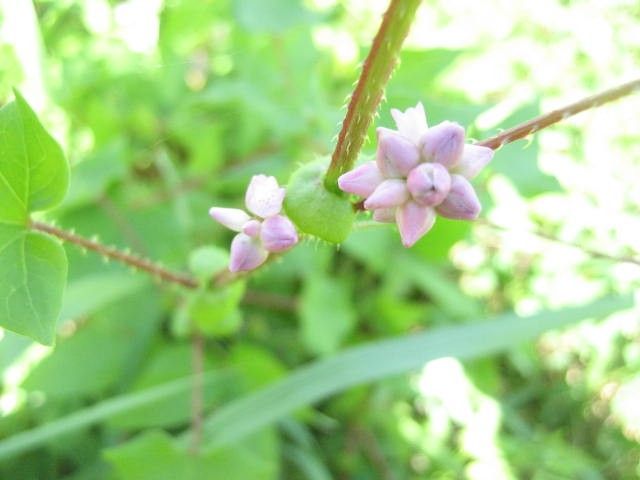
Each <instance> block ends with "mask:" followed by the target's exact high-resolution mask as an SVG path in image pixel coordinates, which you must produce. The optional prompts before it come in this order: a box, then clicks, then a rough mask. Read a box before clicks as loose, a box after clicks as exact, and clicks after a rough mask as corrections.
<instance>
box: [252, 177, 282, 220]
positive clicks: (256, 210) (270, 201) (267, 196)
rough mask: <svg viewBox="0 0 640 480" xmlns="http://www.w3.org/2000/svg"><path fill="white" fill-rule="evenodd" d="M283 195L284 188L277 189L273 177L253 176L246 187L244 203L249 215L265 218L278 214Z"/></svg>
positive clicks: (276, 183) (276, 182)
mask: <svg viewBox="0 0 640 480" xmlns="http://www.w3.org/2000/svg"><path fill="white" fill-rule="evenodd" d="M284 193H285V191H284V188H280V187H278V181H277V180H276V179H275V177H268V176H266V175H254V176H253V177H252V178H251V182H249V186H248V187H247V193H246V195H245V198H244V201H245V203H246V205H247V208H248V209H249V211H250V212H251V213H253V214H254V215H257V216H258V217H262V218H267V217H270V216H272V215H276V214H278V213H280V210H282V200H283V199H284Z"/></svg>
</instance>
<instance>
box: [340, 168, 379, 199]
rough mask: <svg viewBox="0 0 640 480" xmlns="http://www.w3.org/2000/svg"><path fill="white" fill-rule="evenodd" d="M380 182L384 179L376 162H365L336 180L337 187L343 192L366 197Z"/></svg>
mask: <svg viewBox="0 0 640 480" xmlns="http://www.w3.org/2000/svg"><path fill="white" fill-rule="evenodd" d="M382 180H384V177H383V176H382V173H380V170H378V167H377V166H376V162H367V163H365V164H363V165H360V166H359V167H357V168H354V169H353V170H351V171H350V172H347V173H345V174H344V175H341V176H340V178H339V179H338V186H339V187H340V189H341V190H342V191H344V192H347V193H353V194H354V195H358V196H360V197H368V196H369V195H371V194H372V193H373V191H374V190H375V189H376V187H377V186H378V185H380V184H381V183H382Z"/></svg>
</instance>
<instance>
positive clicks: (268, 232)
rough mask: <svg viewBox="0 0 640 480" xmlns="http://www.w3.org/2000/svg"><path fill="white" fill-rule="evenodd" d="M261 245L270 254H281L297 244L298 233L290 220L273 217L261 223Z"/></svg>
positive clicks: (279, 216) (277, 216)
mask: <svg viewBox="0 0 640 480" xmlns="http://www.w3.org/2000/svg"><path fill="white" fill-rule="evenodd" d="M260 239H261V240H262V245H263V246H264V248H266V249H267V250H268V251H270V252H282V251H284V250H287V249H289V248H291V247H293V246H294V245H295V244H296V243H298V233H297V232H296V227H294V226H293V223H291V220H289V219H288V218H287V217H283V216H282V215H275V216H273V217H269V218H267V219H266V220H265V221H264V222H262V230H261V232H260Z"/></svg>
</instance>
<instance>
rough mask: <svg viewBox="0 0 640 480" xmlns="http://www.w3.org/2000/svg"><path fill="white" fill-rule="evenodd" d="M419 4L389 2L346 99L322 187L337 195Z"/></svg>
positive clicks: (402, 0) (415, 1) (413, 0)
mask: <svg viewBox="0 0 640 480" xmlns="http://www.w3.org/2000/svg"><path fill="white" fill-rule="evenodd" d="M419 5H420V1H419V0H391V2H390V3H389V7H388V8H387V11H386V12H385V14H384V18H383V19H382V23H381V24H380V28H379V29H378V32H377V33H376V36H375V38H374V39H373V43H372V45H371V48H370V49H369V54H368V55H367V58H366V60H365V61H364V65H363V66H362V71H361V73H360V78H359V79H358V83H357V85H356V88H355V89H354V91H353V94H352V95H351V99H350V100H349V105H348V107H347V114H346V116H345V118H344V121H343V122H342V128H341V129H340V133H339V134H338V142H337V144H336V148H335V149H334V151H333V155H332V156H331V164H330V165H329V168H328V170H327V173H326V176H325V187H326V188H328V189H329V190H331V191H336V192H339V190H338V187H337V181H338V177H339V176H340V175H341V174H343V173H344V172H346V171H347V170H350V169H351V168H352V167H353V164H354V163H355V161H356V158H357V156H358V152H359V151H360V148H361V147H362V143H363V142H364V138H365V136H366V134H367V130H368V128H369V125H371V122H372V121H373V117H374V114H375V112H376V110H377V108H378V105H379V104H380V100H381V99H382V95H383V93H384V87H385V85H386V84H387V82H388V81H389V78H390V77H391V73H392V72H393V69H394V68H395V66H396V63H397V61H398V54H399V52H400V48H401V47H402V43H403V41H404V39H405V37H406V36H407V34H408V33H409V28H410V27H411V21H412V20H413V17H414V15H415V12H416V9H417V8H418V6H419Z"/></svg>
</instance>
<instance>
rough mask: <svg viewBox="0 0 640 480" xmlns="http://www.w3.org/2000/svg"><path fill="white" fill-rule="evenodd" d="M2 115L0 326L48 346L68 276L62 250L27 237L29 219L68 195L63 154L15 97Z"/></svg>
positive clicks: (49, 242)
mask: <svg viewBox="0 0 640 480" xmlns="http://www.w3.org/2000/svg"><path fill="white" fill-rule="evenodd" d="M15 96H16V98H15V101H13V102H11V103H9V104H7V105H5V106H4V107H3V108H2V109H1V110H0V205H1V206H2V208H1V209H0V326H2V327H5V328H7V329H9V330H13V331H14V332H17V333H20V334H23V335H27V336H29V337H31V338H33V339H34V340H36V341H38V342H41V343H44V344H48V345H50V344H52V343H53V341H54V338H55V326H56V321H57V318H58V315H59V313H60V308H61V304H62V293H63V290H64V284H65V279H66V275H67V259H66V256H65V253H64V250H63V248H62V247H61V246H60V244H59V243H57V242H56V241H55V240H53V239H52V238H49V237H47V236H44V235H42V234H39V233H34V232H30V231H29V229H28V226H29V214H30V213H31V212H34V211H38V210H44V209H47V208H51V207H54V206H55V205H57V204H58V203H60V202H61V201H62V199H63V197H64V195H65V193H66V191H67V186H68V182H69V169H68V166H67V161H66V160H65V158H64V154H63V153H62V149H61V148H60V146H59V145H58V144H57V143H56V141H55V140H54V139H53V137H52V136H51V135H49V133H48V132H47V131H46V130H45V129H44V127H43V126H42V124H41V123H40V121H39V120H38V117H37V116H36V114H35V113H34V112H33V110H31V107H29V105H28V104H27V102H26V101H25V100H24V98H22V96H21V95H20V94H19V93H18V92H15Z"/></svg>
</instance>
